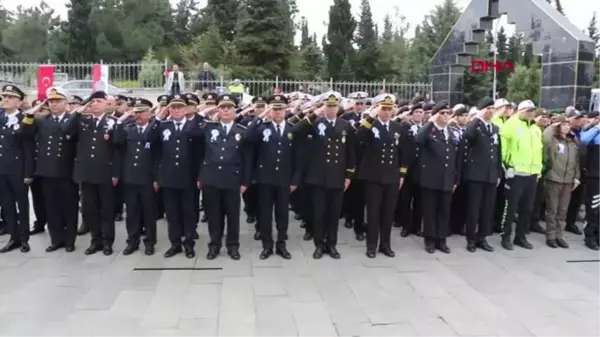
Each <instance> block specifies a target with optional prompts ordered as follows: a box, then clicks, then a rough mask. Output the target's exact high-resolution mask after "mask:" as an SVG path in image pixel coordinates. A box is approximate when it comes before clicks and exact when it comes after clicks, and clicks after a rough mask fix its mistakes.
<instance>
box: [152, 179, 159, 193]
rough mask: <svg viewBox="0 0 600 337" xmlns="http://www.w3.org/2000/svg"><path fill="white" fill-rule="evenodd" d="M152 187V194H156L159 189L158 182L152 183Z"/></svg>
mask: <svg viewBox="0 0 600 337" xmlns="http://www.w3.org/2000/svg"><path fill="white" fill-rule="evenodd" d="M152 187H154V192H158V189H159V186H158V181H155V182H153V183H152Z"/></svg>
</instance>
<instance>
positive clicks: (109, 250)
mask: <svg viewBox="0 0 600 337" xmlns="http://www.w3.org/2000/svg"><path fill="white" fill-rule="evenodd" d="M102 254H104V255H106V256H109V255H112V254H113V249H112V246H108V245H106V246H104V248H103V249H102Z"/></svg>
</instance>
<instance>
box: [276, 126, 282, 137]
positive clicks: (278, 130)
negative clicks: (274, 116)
mask: <svg viewBox="0 0 600 337" xmlns="http://www.w3.org/2000/svg"><path fill="white" fill-rule="evenodd" d="M275 130H277V135H278V136H281V126H280V125H279V124H276V125H275Z"/></svg>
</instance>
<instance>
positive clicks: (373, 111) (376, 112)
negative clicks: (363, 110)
mask: <svg viewBox="0 0 600 337" xmlns="http://www.w3.org/2000/svg"><path fill="white" fill-rule="evenodd" d="M380 109H381V108H380V107H378V106H377V107H374V108H373V109H371V111H369V117H371V118H375V117H377V116H379V110H380Z"/></svg>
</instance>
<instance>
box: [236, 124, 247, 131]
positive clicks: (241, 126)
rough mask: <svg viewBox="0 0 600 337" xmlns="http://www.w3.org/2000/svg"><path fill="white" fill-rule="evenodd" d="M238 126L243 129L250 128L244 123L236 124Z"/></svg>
mask: <svg viewBox="0 0 600 337" xmlns="http://www.w3.org/2000/svg"><path fill="white" fill-rule="evenodd" d="M236 125H237V126H238V127H240V128H241V129H242V130H246V129H248V128H247V127H245V126H243V125H242V124H236Z"/></svg>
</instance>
